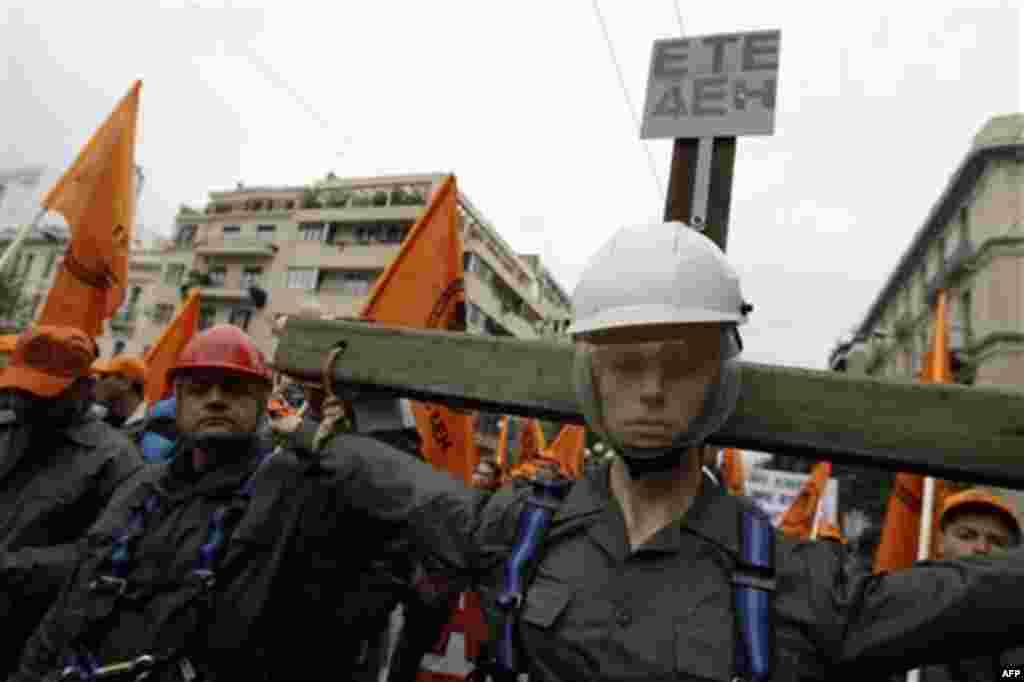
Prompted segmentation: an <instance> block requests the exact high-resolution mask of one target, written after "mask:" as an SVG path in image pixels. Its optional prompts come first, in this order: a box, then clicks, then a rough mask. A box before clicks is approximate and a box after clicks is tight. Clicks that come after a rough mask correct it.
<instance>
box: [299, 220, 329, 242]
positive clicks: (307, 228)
mask: <svg viewBox="0 0 1024 682" xmlns="http://www.w3.org/2000/svg"><path fill="white" fill-rule="evenodd" d="M299 237H300V238H301V239H302V241H304V242H320V241H323V239H324V224H323V223H300V224H299Z"/></svg>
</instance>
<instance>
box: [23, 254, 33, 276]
mask: <svg viewBox="0 0 1024 682" xmlns="http://www.w3.org/2000/svg"><path fill="white" fill-rule="evenodd" d="M35 260H36V254H34V253H26V254H25V260H24V261H22V263H23V265H24V267H23V268H22V270H21V276H22V277H25V278H26V279H27V278H28V276H29V275H30V274H31V273H32V264H33V263H35Z"/></svg>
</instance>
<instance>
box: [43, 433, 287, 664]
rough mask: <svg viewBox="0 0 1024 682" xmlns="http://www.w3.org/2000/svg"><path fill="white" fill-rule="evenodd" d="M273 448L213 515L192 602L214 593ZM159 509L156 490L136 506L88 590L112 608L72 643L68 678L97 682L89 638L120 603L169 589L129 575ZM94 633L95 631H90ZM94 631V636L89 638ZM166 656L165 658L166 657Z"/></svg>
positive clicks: (191, 578)
mask: <svg viewBox="0 0 1024 682" xmlns="http://www.w3.org/2000/svg"><path fill="white" fill-rule="evenodd" d="M273 454H274V451H269V452H265V453H263V454H262V456H261V457H260V460H259V464H258V465H257V466H256V468H255V469H254V470H253V472H252V473H251V474H250V475H249V476H248V478H246V480H245V482H244V483H243V484H242V486H241V487H240V488H239V490H238V491H237V492H236V493H235V495H234V496H233V498H232V501H231V502H229V503H226V504H223V505H221V506H220V507H218V508H217V510H216V511H215V512H214V513H213V516H212V517H211V518H210V523H209V527H208V529H207V534H206V542H204V543H203V544H202V545H201V546H200V548H199V556H198V557H197V559H196V564H195V568H193V569H192V570H191V571H190V572H189V574H188V576H187V577H186V579H185V581H184V583H182V584H183V585H185V586H188V587H190V588H191V589H193V598H192V599H191V600H190V601H189V604H187V606H191V605H192V603H193V602H195V601H198V600H199V599H200V598H207V597H209V595H210V594H212V590H213V588H214V586H215V585H216V567H217V563H218V561H219V559H220V556H221V552H222V550H223V548H224V547H225V546H226V545H227V543H228V541H229V539H230V536H231V534H232V533H233V532H234V530H235V529H236V528H237V526H238V523H239V522H240V521H241V518H242V516H243V515H244V512H245V509H246V507H247V506H248V502H249V500H250V499H251V498H252V494H253V489H254V488H255V481H256V476H257V474H259V472H260V471H261V470H262V469H263V466H264V465H265V464H266V463H267V461H268V460H269V459H270V458H271V457H272V456H273ZM159 508H160V498H159V496H158V495H157V494H156V493H153V494H151V495H149V496H148V497H146V498H145V499H144V500H143V501H142V502H141V504H137V505H136V506H135V507H134V508H133V509H132V512H131V514H130V515H129V517H128V524H127V525H126V526H125V528H124V529H122V530H121V531H120V532H118V533H116V534H115V536H114V546H113V548H112V550H111V553H110V557H109V559H108V563H109V565H110V570H109V572H108V573H106V574H101V575H99V576H97V577H96V578H95V579H94V580H93V581H92V582H91V583H90V584H89V590H90V591H91V592H92V593H93V595H94V597H96V598H99V599H101V600H104V601H106V602H107V608H106V609H104V610H103V614H102V617H101V618H99V619H94V620H92V622H90V623H88V624H87V625H86V627H85V631H83V632H80V633H78V636H77V637H76V638H75V639H76V642H75V645H76V646H73V647H72V649H73V653H72V655H71V656H70V657H69V661H68V664H67V667H66V668H65V669H64V671H63V673H62V677H63V678H65V679H79V680H83V682H92V680H95V679H97V671H98V670H99V668H98V666H97V662H96V660H95V658H94V657H93V655H92V654H91V653H90V652H89V651H88V648H87V647H86V646H83V645H84V643H85V642H86V641H89V640H90V639H91V640H92V642H91V643H92V644H96V639H97V638H98V637H101V636H102V632H101V631H102V630H105V628H104V627H103V626H105V625H107V624H109V620H110V619H111V618H113V616H114V614H116V612H117V611H116V608H115V607H116V602H117V601H119V600H121V599H123V598H129V599H139V598H144V597H146V596H148V595H149V594H151V592H152V591H153V590H151V589H149V588H156V589H157V590H159V589H161V588H163V587H165V586H164V585H159V586H155V585H154V586H149V585H143V586H139V589H132V588H133V587H134V586H133V585H131V584H130V583H129V581H128V574H129V572H130V571H131V568H132V565H133V563H134V550H135V546H136V544H137V543H138V541H139V539H140V538H141V536H142V535H143V533H144V531H145V526H146V519H147V518H148V517H149V516H151V515H152V514H153V513H155V512H156V511H157V510H158V509H159ZM90 631H91V632H90ZM90 635H91V637H90ZM161 658H166V656H161Z"/></svg>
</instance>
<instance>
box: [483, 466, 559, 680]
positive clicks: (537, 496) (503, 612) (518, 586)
mask: <svg viewBox="0 0 1024 682" xmlns="http://www.w3.org/2000/svg"><path fill="white" fill-rule="evenodd" d="M571 483H572V482H571V481H570V480H568V479H565V478H556V479H548V478H544V477H537V478H534V479H532V480H531V481H530V484H531V492H530V496H529V497H528V498H527V500H526V503H525V504H524V505H523V508H522V511H521V512H520V514H519V532H518V535H517V537H516V543H515V545H513V547H512V553H511V554H510V556H509V558H508V560H507V561H506V562H505V569H504V587H503V589H502V591H501V592H500V593H499V594H498V597H497V600H496V606H497V638H496V641H495V643H494V644H495V651H494V660H493V662H492V663H491V664H489V665H488V666H486V667H488V668H490V669H489V670H488V671H487V672H488V673H490V674H491V676H492V677H493V678H494V679H495V680H504V679H510V680H514V679H515V678H516V675H517V674H518V672H519V670H520V666H519V662H518V657H517V651H516V641H515V638H516V624H517V623H518V621H519V614H520V612H521V611H522V608H523V601H524V599H525V596H526V590H527V589H528V587H529V585H530V583H531V581H532V579H533V575H534V573H535V571H536V568H537V564H538V563H539V552H538V550H539V549H540V547H541V546H542V545H543V544H544V539H545V538H546V537H547V533H548V529H549V528H550V527H551V520H552V519H553V518H554V516H555V512H557V511H558V508H559V507H560V506H561V504H562V502H563V501H564V500H565V496H566V493H567V492H568V490H569V487H570V485H571Z"/></svg>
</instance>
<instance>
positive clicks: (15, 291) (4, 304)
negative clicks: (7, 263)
mask: <svg viewBox="0 0 1024 682" xmlns="http://www.w3.org/2000/svg"><path fill="white" fill-rule="evenodd" d="M32 303H33V302H32V299H31V298H29V297H28V296H27V295H26V294H25V275H24V273H20V272H18V271H17V269H16V268H14V267H9V268H7V270H6V271H5V272H0V320H2V321H3V324H10V325H12V326H17V327H18V328H19V329H21V328H24V327H25V326H26V325H27V324H28V323H29V322H30V321H31V316H32V313H33V305H32Z"/></svg>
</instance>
